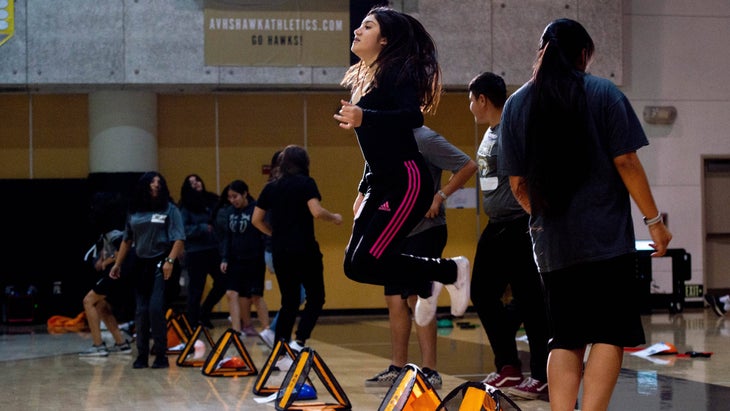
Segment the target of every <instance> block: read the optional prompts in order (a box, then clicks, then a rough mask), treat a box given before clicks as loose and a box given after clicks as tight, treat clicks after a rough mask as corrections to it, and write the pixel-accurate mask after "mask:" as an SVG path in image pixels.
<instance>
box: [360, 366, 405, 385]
mask: <svg viewBox="0 0 730 411" xmlns="http://www.w3.org/2000/svg"><path fill="white" fill-rule="evenodd" d="M400 372H401V368H398V367H396V366H395V365H392V364H391V365H390V367H388V369H387V370H385V371H382V372H380V373H379V374H378V375H376V376H375V377H372V378H368V379H367V380H365V386H366V387H386V388H390V386H391V385H393V383H394V382H395V380H396V379H397V378H398V375H400Z"/></svg>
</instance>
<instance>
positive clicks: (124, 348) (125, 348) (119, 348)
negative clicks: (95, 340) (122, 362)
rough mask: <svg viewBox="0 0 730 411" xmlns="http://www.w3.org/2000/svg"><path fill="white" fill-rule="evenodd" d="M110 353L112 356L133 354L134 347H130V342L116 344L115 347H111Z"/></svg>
mask: <svg viewBox="0 0 730 411" xmlns="http://www.w3.org/2000/svg"><path fill="white" fill-rule="evenodd" d="M109 353H110V354H127V355H129V354H132V347H131V346H130V345H129V342H127V341H125V342H123V343H121V344H114V346H112V347H109Z"/></svg>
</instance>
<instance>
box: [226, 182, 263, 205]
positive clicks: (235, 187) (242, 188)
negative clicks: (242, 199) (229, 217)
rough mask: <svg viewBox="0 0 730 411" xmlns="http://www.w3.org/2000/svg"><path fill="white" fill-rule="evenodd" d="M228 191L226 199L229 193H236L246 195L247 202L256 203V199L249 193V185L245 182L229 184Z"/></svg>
mask: <svg viewBox="0 0 730 411" xmlns="http://www.w3.org/2000/svg"><path fill="white" fill-rule="evenodd" d="M227 187H228V190H226V197H227V196H228V191H229V190H230V191H235V192H237V193H238V194H243V193H246V200H248V201H255V200H256V199H255V198H254V197H253V196H252V195H251V192H250V191H248V184H246V182H245V181H243V180H233V181H231V184H228V186H227Z"/></svg>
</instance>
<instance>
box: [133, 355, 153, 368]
mask: <svg viewBox="0 0 730 411" xmlns="http://www.w3.org/2000/svg"><path fill="white" fill-rule="evenodd" d="M149 366H150V365H149V362H148V359H147V356H142V355H140V356H139V357H137V359H136V360H134V363H132V368H136V369H140V368H147V367H149Z"/></svg>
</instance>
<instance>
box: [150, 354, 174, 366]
mask: <svg viewBox="0 0 730 411" xmlns="http://www.w3.org/2000/svg"><path fill="white" fill-rule="evenodd" d="M169 366H170V362H169V361H168V360H167V356H166V355H158V356H156V357H155V360H154V361H153V362H152V368H168V367H169Z"/></svg>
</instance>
